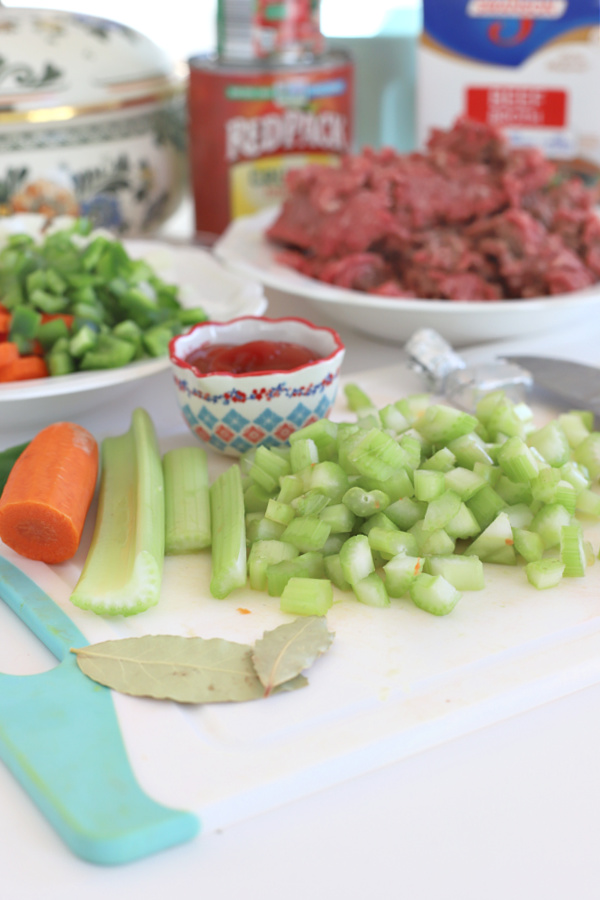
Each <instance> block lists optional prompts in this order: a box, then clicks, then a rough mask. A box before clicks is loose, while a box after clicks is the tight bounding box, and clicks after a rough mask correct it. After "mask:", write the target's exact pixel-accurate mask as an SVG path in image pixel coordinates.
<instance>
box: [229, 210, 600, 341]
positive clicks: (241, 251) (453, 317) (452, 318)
mask: <svg viewBox="0 0 600 900" xmlns="http://www.w3.org/2000/svg"><path fill="white" fill-rule="evenodd" d="M278 214H279V208H274V209H267V210H262V211H261V212H260V213H257V214H255V215H252V216H245V217H241V218H239V219H236V220H234V222H232V224H231V225H230V226H229V228H228V229H227V231H226V232H225V233H224V234H223V236H222V237H221V238H220V239H219V241H218V242H217V243H216V245H215V247H214V252H215V254H216V255H217V256H218V258H219V259H221V260H222V261H223V262H224V263H227V265H228V266H230V268H231V269H232V270H233V271H235V272H237V273H239V274H241V275H245V276H247V277H250V278H254V279H258V280H260V281H261V282H262V283H263V284H264V285H265V287H267V288H270V289H273V290H276V291H280V292H282V293H283V294H286V295H288V296H291V297H293V298H296V299H297V302H298V307H297V310H296V312H297V314H298V315H307V314H308V313H307V311H306V306H307V305H308V306H313V307H316V308H318V309H319V310H320V311H321V312H322V313H324V314H325V315H327V316H329V317H330V318H331V319H332V321H333V322H336V323H339V324H343V325H346V326H349V327H351V328H353V329H354V330H356V331H359V332H362V333H364V334H368V335H372V336H373V337H375V338H379V339H381V340H384V341H389V342H392V343H398V344H403V343H404V342H405V341H406V340H408V338H409V337H410V336H411V335H412V334H413V333H414V332H415V331H416V330H417V329H419V328H424V327H430V328H435V329H436V330H437V331H439V332H440V333H441V334H442V335H443V336H444V337H445V338H446V339H447V340H449V341H450V342H451V343H452V344H454V345H456V346H465V345H468V344H476V343H480V342H483V341H491V340H504V339H510V338H519V337H527V336H528V335H534V334H539V333H540V332H543V331H555V330H560V329H562V328H566V327H569V326H572V325H575V324H576V323H577V322H578V321H581V320H583V319H585V318H586V317H590V316H593V315H595V314H596V311H597V309H598V307H599V306H600V283H599V284H597V285H595V286H593V287H591V288H586V289H585V290H581V291H572V292H570V293H568V294H554V295H553V296H551V297H539V298H536V299H529V300H514V301H506V300H504V301H493V300H485V301H477V300H470V301H465V302H459V301H447V300H420V299H408V298H394V297H383V296H377V295H375V294H366V293H362V292H361V291H353V290H347V289H345V288H339V287H334V286H332V285H330V284H325V283H324V282H321V281H317V280H316V279H314V278H307V277H306V276H304V275H301V274H300V273H299V272H297V271H295V270H294V269H292V268H290V267H288V266H284V265H283V264H282V263H280V262H278V255H279V253H280V248H278V247H276V246H275V245H274V244H272V243H271V242H269V241H268V240H267V238H266V237H265V232H266V231H267V229H268V228H269V226H270V225H271V224H272V222H274V221H275V219H276V217H277V216H278Z"/></svg>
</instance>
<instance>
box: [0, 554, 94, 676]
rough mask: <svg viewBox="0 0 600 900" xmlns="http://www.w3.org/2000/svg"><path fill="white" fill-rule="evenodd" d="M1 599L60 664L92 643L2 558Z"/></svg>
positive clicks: (23, 575)
mask: <svg viewBox="0 0 600 900" xmlns="http://www.w3.org/2000/svg"><path fill="white" fill-rule="evenodd" d="M0 598H1V599H2V600H4V602H5V603H6V604H7V605H8V606H9V607H10V608H11V609H12V610H13V612H15V613H16V614H17V615H18V617H19V618H20V619H21V621H22V622H24V623H25V625H27V627H28V628H29V629H30V631H32V632H33V633H34V634H35V636H36V637H38V638H39V639H40V641H42V643H43V644H44V645H45V646H46V647H47V648H48V650H50V652H51V653H53V654H54V656H56V658H57V659H58V660H59V661H62V660H63V659H64V658H65V656H67V655H68V653H69V652H70V650H71V648H72V647H85V646H87V644H88V643H89V641H88V640H87V639H86V638H85V637H84V635H83V634H82V633H81V631H80V630H79V628H77V626H76V625H74V624H73V622H72V621H71V620H70V619H69V617H68V616H67V615H66V613H64V612H63V611H62V609H61V608H60V607H59V606H58V605H57V604H56V603H55V602H54V600H52V598H51V597H49V596H48V594H46V593H45V591H43V590H42V589H41V588H40V587H38V586H37V584H36V583H35V582H34V581H32V580H31V578H29V577H28V576H27V575H25V574H24V573H23V572H21V570H20V569H18V568H17V566H15V565H13V564H12V563H11V562H9V561H8V560H7V559H5V558H4V557H3V556H0Z"/></svg>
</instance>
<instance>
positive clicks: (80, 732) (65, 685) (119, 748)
mask: <svg viewBox="0 0 600 900" xmlns="http://www.w3.org/2000/svg"><path fill="white" fill-rule="evenodd" d="M0 598H1V599H2V600H4V601H5V603H7V604H8V606H10V608H11V609H12V610H14V612H15V613H16V614H17V615H18V616H19V618H20V619H22V621H23V622H25V624H26V625H27V626H28V628H30V629H31V631H33V632H34V634H35V635H36V636H37V637H38V638H40V640H41V641H42V642H43V643H44V644H45V645H46V647H48V649H49V650H50V651H51V652H52V653H53V654H54V656H56V658H57V659H58V660H59V661H60V662H59V665H58V666H56V667H55V668H54V669H51V670H50V671H48V672H43V673H41V674H37V675H5V674H0V757H1V758H2V759H3V760H4V762H5V763H6V765H7V766H8V767H9V769H10V770H11V771H12V772H13V774H14V775H15V776H16V778H17V779H18V780H19V781H20V782H21V784H22V786H23V787H24V788H25V790H26V791H28V793H29V794H30V795H31V797H32V799H33V800H34V801H35V803H36V804H37V805H38V807H39V808H40V809H41V811H42V812H43V813H44V814H45V816H46V817H47V819H48V820H49V821H50V823H51V824H52V825H53V827H54V828H55V829H56V830H57V832H58V833H59V834H60V835H61V837H62V838H63V840H64V841H65V842H66V843H67V844H68V846H69V847H70V848H71V849H72V851H73V852H74V853H75V854H77V856H80V857H81V858H83V859H85V860H88V861H90V862H94V863H99V864H103V865H116V864H120V863H126V862H130V861H132V860H134V859H138V858H140V857H143V856H147V855H149V854H151V853H154V852H156V851H158V850H162V849H165V848H167V847H171V846H173V845H175V844H178V843H181V842H183V841H187V840H189V839H191V838H192V837H194V836H195V835H196V834H197V833H198V830H199V826H200V823H199V821H198V819H197V818H196V816H194V815H193V814H192V813H189V812H185V811H181V810H176V809H170V808H168V807H166V806H163V805H161V804H160V803H157V802H155V801H154V800H153V799H152V798H151V797H149V796H148V795H147V794H146V793H144V791H143V790H142V789H141V788H140V786H139V784H138V782H137V781H136V779H135V776H134V773H133V771H132V769H131V765H130V763H129V759H128V757H127V752H126V749H125V745H124V743H123V738H122V735H121V730H120V728H119V723H118V719H117V715H116V711H115V707H114V704H113V699H112V695H111V692H110V690H109V689H108V688H105V687H103V686H102V685H100V684H97V683H96V682H94V681H92V680H91V679H90V678H88V677H87V676H86V675H84V674H83V672H81V670H80V669H79V667H78V665H77V660H76V657H75V654H74V653H71V648H75V647H84V646H86V645H87V644H88V641H87V640H86V639H85V637H84V636H83V634H82V633H81V632H80V631H79V629H78V628H77V627H76V626H75V625H74V624H73V622H72V621H71V620H70V619H69V617H68V616H67V615H65V613H64V612H63V611H62V610H61V609H60V607H59V606H57V604H56V603H55V602H54V601H53V600H52V599H51V598H50V597H49V596H48V595H47V594H46V593H45V592H44V591H42V590H41V589H40V588H39V587H38V586H37V585H36V584H35V583H34V582H33V581H32V580H31V579H30V578H28V576H27V575H25V574H24V573H23V572H21V571H20V569H18V568H17V567H16V566H14V565H13V564H12V563H10V562H9V561H8V560H7V559H5V558H4V557H2V556H0ZM0 640H1V637H0ZM148 749H149V750H151V749H152V748H148ZM24 840H27V837H26V836H24Z"/></svg>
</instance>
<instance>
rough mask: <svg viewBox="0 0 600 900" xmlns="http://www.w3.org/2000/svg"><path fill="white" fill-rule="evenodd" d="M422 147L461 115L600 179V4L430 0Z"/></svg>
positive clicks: (421, 63)
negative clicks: (437, 130)
mask: <svg viewBox="0 0 600 900" xmlns="http://www.w3.org/2000/svg"><path fill="white" fill-rule="evenodd" d="M423 12H424V22H423V33H422V36H421V39H420V43H419V51H418V69H417V73H418V74H417V140H418V143H419V145H420V146H422V145H423V144H424V142H425V141H426V139H427V137H428V135H429V133H430V131H431V129H432V128H448V127H450V126H451V125H452V123H453V122H454V120H455V119H456V118H457V117H458V116H459V115H468V116H469V117H470V118H473V119H476V120H477V121H480V122H487V123H489V124H491V125H495V126H499V127H501V128H502V129H503V130H504V132H505V133H506V134H507V136H508V138H509V140H510V141H511V143H512V144H513V145H515V146H517V145H533V146H537V147H539V148H540V149H541V150H542V151H543V152H544V153H545V154H546V155H547V156H548V157H550V158H552V159H557V160H568V161H570V162H571V163H572V164H573V166H574V167H575V168H576V169H579V170H580V171H582V172H584V173H585V172H588V173H589V174H590V175H591V176H592V177H593V176H595V175H597V174H598V173H599V172H600V2H599V0H424V10H423Z"/></svg>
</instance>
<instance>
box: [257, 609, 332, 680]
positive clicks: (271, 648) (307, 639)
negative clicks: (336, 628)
mask: <svg viewBox="0 0 600 900" xmlns="http://www.w3.org/2000/svg"><path fill="white" fill-rule="evenodd" d="M333 638H334V635H333V632H331V631H329V629H328V628H327V621H326V620H325V619H324V618H323V616H308V617H305V616H302V617H298V618H297V619H294V621H293V622H290V623H288V624H286V625H280V626H279V627H278V628H274V629H273V630H272V631H267V632H265V634H264V635H263V636H262V638H261V639H260V640H258V641H256V643H255V645H254V652H253V654H252V663H253V664H254V668H255V670H256V673H257V675H258V677H259V679H260V681H261V682H262V684H263V685H264V688H265V696H268V695H269V694H270V693H271V692H272V691H273V690H274V689H275V688H276V687H278V686H279V685H282V684H285V683H287V682H289V681H290V680H291V679H293V678H296V677H297V676H298V675H300V673H301V672H302V671H303V670H304V669H307V668H308V667H309V666H311V665H312V664H313V662H314V661H315V659H317V657H319V656H321V654H323V653H325V651H326V650H328V649H329V646H330V645H331V642H332V641H333Z"/></svg>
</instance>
